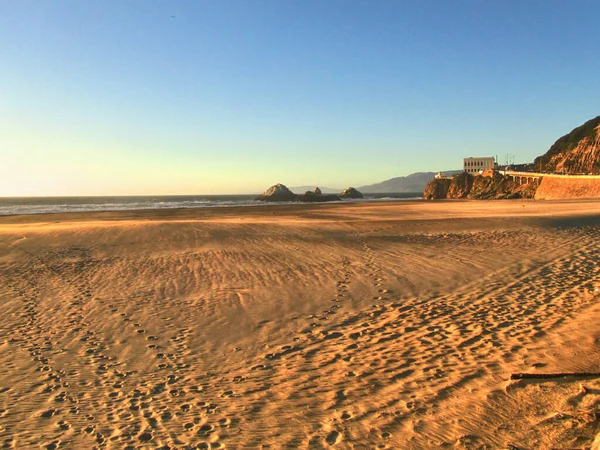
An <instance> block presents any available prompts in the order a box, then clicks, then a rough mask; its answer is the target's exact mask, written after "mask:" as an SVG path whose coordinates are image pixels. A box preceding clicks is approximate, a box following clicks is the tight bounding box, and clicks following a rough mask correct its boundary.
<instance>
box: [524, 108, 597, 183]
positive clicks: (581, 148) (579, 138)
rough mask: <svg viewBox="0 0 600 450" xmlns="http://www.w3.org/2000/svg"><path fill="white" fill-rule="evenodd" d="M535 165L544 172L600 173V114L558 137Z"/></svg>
mask: <svg viewBox="0 0 600 450" xmlns="http://www.w3.org/2000/svg"><path fill="white" fill-rule="evenodd" d="M533 167H534V170H540V168H541V170H542V171H544V172H561V173H566V174H584V173H585V174H588V173H589V174H599V173H600V116H598V117H596V118H594V119H592V120H588V121H587V122H586V123H584V124H583V125H581V126H580V127H577V128H575V129H574V130H573V131H571V132H570V133H569V134H566V135H564V136H563V137H561V138H560V139H558V140H557V141H556V142H555V143H554V144H553V145H552V147H550V149H549V150H548V151H547V152H546V154H545V155H543V156H540V157H538V158H536V159H535V161H534V164H533Z"/></svg>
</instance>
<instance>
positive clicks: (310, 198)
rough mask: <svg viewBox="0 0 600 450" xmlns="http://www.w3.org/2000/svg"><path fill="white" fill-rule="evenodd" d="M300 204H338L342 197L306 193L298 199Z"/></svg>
mask: <svg viewBox="0 0 600 450" xmlns="http://www.w3.org/2000/svg"><path fill="white" fill-rule="evenodd" d="M296 200H298V201H299V202H307V203H313V202H336V201H339V200H340V197H339V196H337V195H335V194H315V191H306V192H305V193H304V194H302V195H299V196H298V197H297V199H296Z"/></svg>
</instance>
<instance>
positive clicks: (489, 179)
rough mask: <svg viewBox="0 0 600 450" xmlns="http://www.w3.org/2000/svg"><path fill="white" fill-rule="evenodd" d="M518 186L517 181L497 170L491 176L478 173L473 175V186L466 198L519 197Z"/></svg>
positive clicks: (498, 198)
mask: <svg viewBox="0 0 600 450" xmlns="http://www.w3.org/2000/svg"><path fill="white" fill-rule="evenodd" d="M518 187H519V185H518V184H517V183H515V182H514V181H512V180H511V179H510V178H509V177H507V176H504V175H502V174H500V173H499V172H493V175H491V176H482V175H479V176H475V177H473V186H472V187H471V191H470V192H469V195H468V198H470V199H475V200H502V199H509V198H520V195H519V194H518V192H517V188H518Z"/></svg>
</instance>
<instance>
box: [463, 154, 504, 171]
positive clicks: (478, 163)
mask: <svg viewBox="0 0 600 450" xmlns="http://www.w3.org/2000/svg"><path fill="white" fill-rule="evenodd" d="M495 165H496V160H495V159H494V157H493V156H482V157H479V158H473V157H469V158H465V159H464V160H463V169H464V171H465V172H467V173H479V172H482V171H484V170H486V169H493V168H494V167H495Z"/></svg>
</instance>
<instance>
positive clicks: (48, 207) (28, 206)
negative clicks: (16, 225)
mask: <svg viewBox="0 0 600 450" xmlns="http://www.w3.org/2000/svg"><path fill="white" fill-rule="evenodd" d="M213 197H215V198H210V199H207V198H193V199H176V200H159V199H156V198H155V197H153V198H142V199H134V198H131V197H129V198H124V199H123V200H121V201H118V200H117V199H116V198H114V197H111V198H110V200H108V198H107V199H103V198H98V197H95V198H79V199H76V198H69V199H68V200H66V199H65V198H57V197H54V198H51V197H50V198H35V199H34V198H23V199H16V198H13V199H7V198H3V199H0V216H12V215H21V214H56V213H78V212H102V211H107V212H108V211H136V210H152V209H154V210H157V209H158V210H160V209H193V208H218V207H227V206H248V207H251V206H268V205H285V204H295V203H296V202H273V203H264V202H262V201H258V200H256V196H249V195H245V196H213ZM420 198H421V197H411V198H398V197H381V198H376V197H369V196H366V197H365V198H363V199H342V200H340V201H336V202H329V203H345V202H372V201H402V200H418V199H420ZM78 200H80V201H78Z"/></svg>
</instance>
